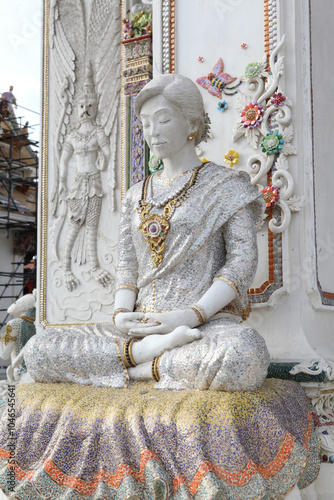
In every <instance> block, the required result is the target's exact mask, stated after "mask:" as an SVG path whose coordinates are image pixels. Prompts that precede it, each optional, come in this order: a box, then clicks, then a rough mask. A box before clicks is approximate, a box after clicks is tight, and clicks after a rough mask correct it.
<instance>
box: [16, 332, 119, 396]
mask: <svg viewBox="0 0 334 500" xmlns="http://www.w3.org/2000/svg"><path fill="white" fill-rule="evenodd" d="M121 336H122V334H121V333H120V332H117V334H116V332H115V327H114V326H112V325H109V324H108V325H106V324H104V325H94V326H88V325H80V326H78V327H74V326H71V327H68V328H66V331H65V330H64V329H62V328H50V329H47V330H46V331H45V332H43V333H39V334H38V335H36V336H35V337H33V338H32V339H31V342H28V344H27V346H26V349H25V354H24V359H25V362H26V365H27V368H28V371H29V373H30V375H31V376H32V378H33V379H34V380H35V381H36V382H51V383H52V382H69V383H78V384H83V385H95V386H96V387H124V385H125V382H126V373H125V370H124V368H123V367H122V365H121V363H120V360H119V355H120V354H119V347H118V342H119V345H120V346H121V345H122V342H123V339H122V338H119V339H118V337H121Z"/></svg>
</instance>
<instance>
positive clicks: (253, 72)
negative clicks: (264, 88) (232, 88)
mask: <svg viewBox="0 0 334 500" xmlns="http://www.w3.org/2000/svg"><path fill="white" fill-rule="evenodd" d="M268 76H269V75H268V72H267V56H266V55H265V56H264V57H263V58H262V59H261V61H252V62H250V63H249V64H247V66H246V68H245V72H244V74H243V76H242V78H241V79H242V81H243V82H245V81H246V80H247V79H248V78H267V77H268Z"/></svg>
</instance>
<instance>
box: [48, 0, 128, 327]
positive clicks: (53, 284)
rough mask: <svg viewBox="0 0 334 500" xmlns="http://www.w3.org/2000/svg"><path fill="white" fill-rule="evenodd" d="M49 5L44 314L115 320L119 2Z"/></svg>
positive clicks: (65, 319) (69, 319)
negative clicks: (113, 317) (112, 312)
mask: <svg viewBox="0 0 334 500" xmlns="http://www.w3.org/2000/svg"><path fill="white" fill-rule="evenodd" d="M44 8H45V27H46V30H45V32H46V35H45V42H44V64H45V69H46V71H45V76H44V79H45V80H44V120H45V123H47V126H48V129H46V126H45V125H44V147H43V156H44V158H43V159H44V161H43V169H44V170H43V172H42V176H41V177H42V217H43V230H42V235H41V247H42V258H41V266H40V267H41V289H40V290H41V291H40V293H41V309H40V316H39V318H40V321H41V323H42V324H44V325H48V324H58V323H60V324H62V323H66V324H68V323H84V322H92V321H94V322H96V321H107V320H108V318H110V313H111V311H112V309H113V294H112V291H113V283H114V279H115V264H114V261H115V260H116V249H117V227H118V215H117V213H116V211H115V209H119V203H120V200H119V199H118V196H117V192H116V190H115V185H116V183H117V182H119V180H120V179H119V175H118V172H116V168H115V166H116V164H117V154H118V151H117V148H118V128H119V123H118V114H119V100H120V76H121V74H120V73H121V70H120V62H121V56H120V46H119V44H118V43H115V40H117V39H120V30H121V12H120V2H119V1H118V0H113V1H110V0H102V1H101V0H92V1H88V0H86V1H83V0H66V1H65V0H56V1H53V2H52V3H51V4H49V2H45V7H44ZM74 12H75V15H73V13H74ZM46 137H47V140H46Z"/></svg>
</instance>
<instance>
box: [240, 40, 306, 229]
mask: <svg viewBox="0 0 334 500" xmlns="http://www.w3.org/2000/svg"><path fill="white" fill-rule="evenodd" d="M284 42H285V36H283V37H282V39H281V40H280V41H279V42H278V43H277V45H276V47H275V48H274V49H273V50H272V51H271V53H270V59H269V61H268V62H267V56H266V55H264V56H263V58H262V60H261V61H260V62H252V63H249V64H248V65H247V66H246V68H245V74H244V75H243V77H242V81H243V82H245V87H244V89H245V91H246V92H247V93H244V92H243V90H239V91H238V94H237V96H236V100H235V101H236V102H235V104H236V108H237V110H238V112H239V113H240V115H241V118H239V119H238V121H237V123H236V124H235V126H234V127H233V131H232V139H233V142H237V141H238V140H239V139H245V140H246V141H247V144H248V145H249V146H250V147H251V148H253V149H254V150H255V153H254V154H253V155H251V156H250V157H249V158H248V160H247V163H246V171H247V172H248V173H249V175H250V177H251V181H252V184H253V185H254V186H257V187H258V188H259V190H260V191H263V194H264V195H265V200H266V203H267V208H269V207H271V206H273V205H274V204H275V203H276V202H277V201H278V200H279V201H278V208H279V211H280V216H279V217H277V218H275V217H273V218H271V219H269V218H268V227H269V229H270V230H271V231H272V232H273V233H275V234H279V233H283V232H284V231H285V230H286V229H287V228H288V227H289V224H290V221H291V214H292V213H293V212H298V211H299V210H301V208H302V207H303V205H304V196H303V195H302V196H297V195H295V194H293V193H294V180H293V177H292V175H291V174H290V172H289V161H288V157H289V156H290V155H294V154H296V148H295V147H294V145H293V144H292V140H293V136H294V130H293V126H292V124H291V118H292V115H291V108H292V106H293V103H292V102H291V100H290V99H289V97H288V96H286V95H284V93H283V92H282V90H281V88H280V79H281V78H282V76H283V75H284V56H283V55H280V51H281V49H282V47H283V45H284ZM267 71H270V73H268V72H267ZM261 108H262V109H261ZM260 144H261V146H260ZM259 146H260V147H259ZM269 172H271V182H272V184H273V186H267V187H266V188H264V189H263V183H264V182H267V176H268V173H269ZM277 185H279V186H280V193H279V189H278V188H277V187H275V186H277ZM264 220H265V218H264V219H263V221H262V224H263V223H264ZM260 227H261V224H260V225H259V226H258V228H260Z"/></svg>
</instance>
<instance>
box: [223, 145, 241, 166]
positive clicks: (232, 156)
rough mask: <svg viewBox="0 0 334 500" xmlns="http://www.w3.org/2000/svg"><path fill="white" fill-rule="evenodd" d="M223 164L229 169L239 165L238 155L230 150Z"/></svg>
mask: <svg viewBox="0 0 334 500" xmlns="http://www.w3.org/2000/svg"><path fill="white" fill-rule="evenodd" d="M225 163H227V164H228V165H229V166H230V167H233V166H234V165H236V164H237V163H239V153H237V152H236V151H235V150H234V149H230V150H229V151H228V153H227V154H226V155H225Z"/></svg>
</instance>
